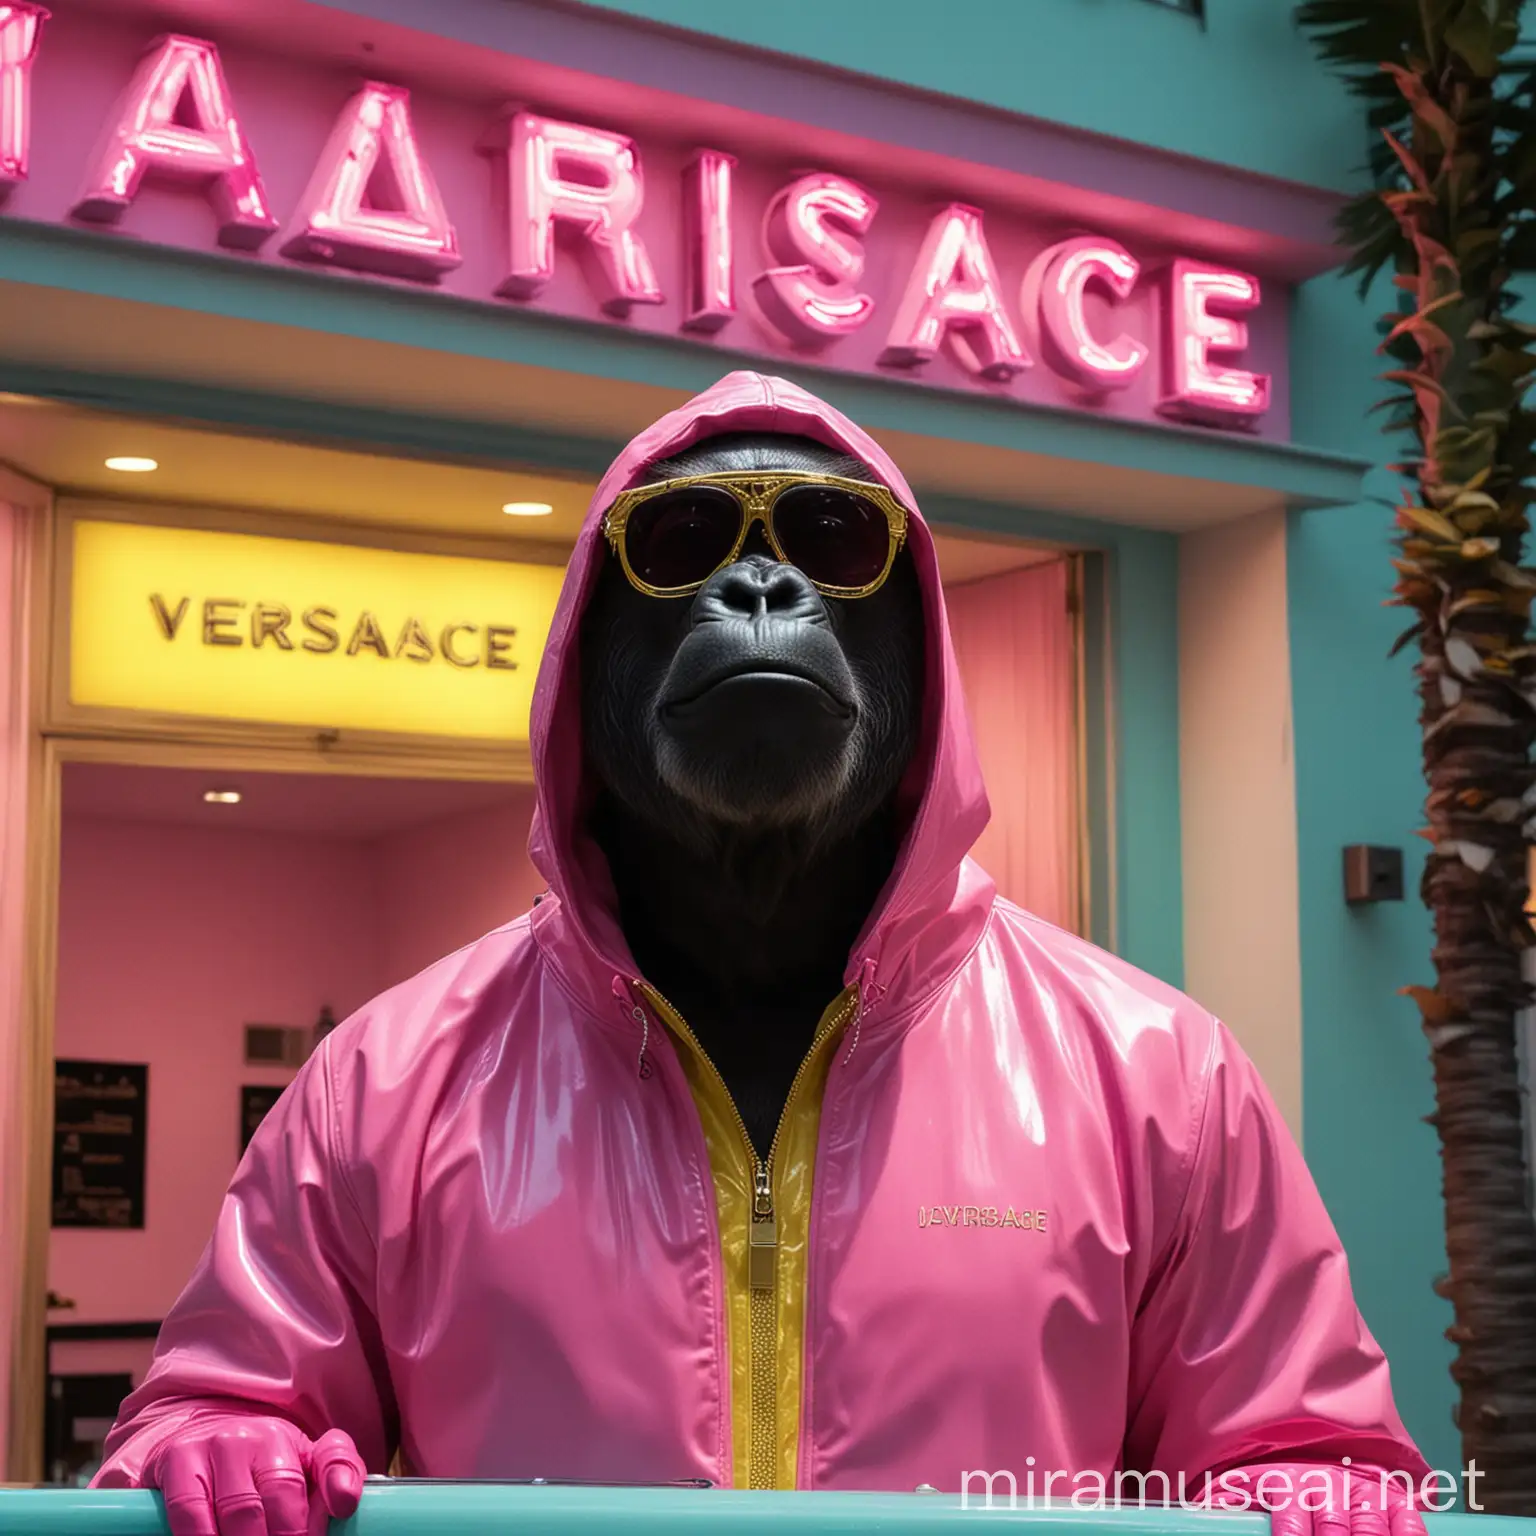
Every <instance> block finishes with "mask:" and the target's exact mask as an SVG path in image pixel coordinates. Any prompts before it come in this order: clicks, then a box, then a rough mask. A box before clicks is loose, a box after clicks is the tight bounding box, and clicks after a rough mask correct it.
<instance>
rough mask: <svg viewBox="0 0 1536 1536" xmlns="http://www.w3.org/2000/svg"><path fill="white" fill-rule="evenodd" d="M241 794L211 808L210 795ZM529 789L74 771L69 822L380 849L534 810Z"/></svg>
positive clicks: (93, 767)
mask: <svg viewBox="0 0 1536 1536" xmlns="http://www.w3.org/2000/svg"><path fill="white" fill-rule="evenodd" d="M211 789H213V790H231V789H233V790H238V791H239V792H240V795H241V800H240V803H239V804H238V805H217V804H216V805H209V804H207V803H206V802H205V801H204V799H203V795H204V793H205V791H207V790H211ZM531 797H532V791H531V790H530V789H528V788H527V787H525V786H523V785H517V784H498V783H486V782H474V783H470V782H458V781H454V780H446V779H437V780H431V779H387V778H363V777H349V776H345V775H342V774H324V775H320V774H303V773H222V772H206V771H204V770H201V769H189V768H140V767H128V766H125V765H122V764H118V763H66V764H65V765H64V816H65V818H66V819H67V820H68V819H73V818H76V817H82V816H88V817H101V818H107V819H110V820H113V821H136V822H150V823H154V824H157V825H162V826H163V825H172V826H194V827H218V828H220V829H222V830H239V831H245V832H266V833H272V832H284V833H293V834H301V835H305V836H315V837H331V838H342V839H346V840H348V841H372V840H373V839H375V838H380V837H388V836H391V835H393V834H395V833H400V832H408V831H410V830H412V829H413V828H416V827H422V826H426V825H428V824H430V823H432V822H436V821H443V820H445V819H447V818H448V817H450V816H459V815H465V814H467V813H468V812H471V811H484V810H488V809H491V808H493V807H496V806H527V807H531Z"/></svg>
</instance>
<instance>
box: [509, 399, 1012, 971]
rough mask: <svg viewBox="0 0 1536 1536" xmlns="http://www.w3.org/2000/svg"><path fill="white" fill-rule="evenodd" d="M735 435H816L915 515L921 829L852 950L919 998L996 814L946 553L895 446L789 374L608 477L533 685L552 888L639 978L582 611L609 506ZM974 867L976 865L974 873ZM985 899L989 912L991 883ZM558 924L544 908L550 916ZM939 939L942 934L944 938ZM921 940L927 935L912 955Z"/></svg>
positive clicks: (620, 965) (625, 461)
mask: <svg viewBox="0 0 1536 1536" xmlns="http://www.w3.org/2000/svg"><path fill="white" fill-rule="evenodd" d="M724 432H777V433H783V434H786V435H794V436H800V437H807V438H811V439H813V440H814V441H816V442H819V443H823V444H825V445H826V446H827V447H829V448H834V449H837V450H838V451H840V452H843V453H849V454H852V455H853V456H854V457H855V458H858V459H861V460H862V461H863V462H864V463H865V464H867V465H869V467H870V468H871V469H872V470H874V472H875V473H876V475H878V476H879V478H880V479H881V480H882V481H883V482H884V483H885V485H887V486H888V487H889V488H890V489H891V490H892V491H894V492H895V493H896V495H897V496H898V497H899V498H900V499H901V501H902V502H903V503H904V504H905V505H906V506H907V507H908V508H909V509H910V510H911V511H912V512H913V514H914V515H913V516H912V518H911V519H910V521H909V524H908V527H909V533H908V548H909V549H910V550H911V552H912V559H913V562H914V563H915V565H916V568H917V575H918V581H919V583H920V585H921V588H922V594H923V608H924V620H925V624H926V633H927V639H928V661H927V677H926V682H925V689H924V730H923V736H922V743H921V746H920V747H919V750H918V753H917V757H916V761H915V763H914V767H913V772H912V774H911V775H910V777H909V783H908V786H907V797H908V800H909V802H910V807H909V808H910V811H911V818H910V831H909V834H908V837H907V840H906V843H905V846H904V849H903V853H902V857H901V860H900V863H899V865H898V867H897V869H896V870H895V872H894V874H893V876H892V879H891V881H890V884H889V886H888V888H887V890H886V891H885V893H884V895H883V897H882V899H881V901H880V902H879V904H878V905H877V907H876V910H875V911H874V913H873V914H872V915H871V917H870V921H869V923H868V925H867V926H866V928H865V931H864V933H863V934H861V935H860V938H859V940H858V942H857V943H856V944H855V946H854V949H853V952H852V954H851V955H850V957H849V962H848V972H847V975H846V977H845V980H846V981H848V982H852V981H853V980H854V979H855V978H856V977H862V979H863V982H864V985H865V989H866V993H872V994H874V995H879V994H880V993H881V992H884V991H887V990H889V989H890V987H891V986H892V985H898V986H899V987H900V988H901V991H902V992H903V994H904V995H905V996H909V997H912V998H913V1000H914V1001H916V1000H917V998H918V996H920V995H921V994H922V993H924V992H925V991H926V990H927V989H929V988H930V987H931V986H932V985H934V984H936V983H937V982H938V981H940V980H942V979H943V978H942V972H943V970H944V968H945V966H946V965H952V964H953V963H954V962H955V961H956V960H957V958H958V956H957V955H956V954H955V952H954V944H955V943H956V942H963V940H964V939H965V937H966V932H967V928H968V927H969V926H970V925H966V924H963V923H962V924H959V925H955V924H950V925H946V926H945V927H944V930H943V933H942V935H940V934H936V933H935V932H934V931H933V929H932V921H933V919H934V917H935V915H936V914H942V913H944V912H947V911H950V910H952V908H953V905H954V900H955V896H956V891H957V886H958V883H959V881H960V879H961V869H962V865H963V863H964V860H965V857H966V855H967V854H968V853H969V851H970V849H971V846H972V844H974V843H975V841H976V839H977V838H978V837H979V836H980V835H981V832H982V830H983V829H984V828H985V827H986V824H987V818H988V816H989V814H990V812H989V808H988V805H987V795H986V790H985V788H984V787H983V785H982V781H981V770H980V767H979V766H978V763H977V760H976V752H975V748H974V746H973V744H972V740H971V731H970V725H969V723H968V721H967V719H966V713H965V701H964V697H963V695H962V692H961V685H960V675H959V671H958V669H957V667H956V664H955V655H954V648H953V646H952V645H951V643H950V636H949V621H948V618H947V617H946V615H945V611H944V589H943V586H942V584H941V582H940V579H939V567H938V558H937V556H936V554H935V553H934V547H933V538H932V535H931V534H930V533H929V531H928V525H927V524H926V523H925V522H924V521H923V518H922V515H921V512H920V510H919V508H918V505H917V500H916V498H915V497H914V496H913V494H912V491H911V488H910V487H909V486H908V485H907V482H906V480H905V479H904V478H903V477H902V473H901V471H900V470H899V469H897V467H896V466H895V464H894V463H892V461H891V459H890V456H889V455H888V454H887V453H886V452H885V450H884V449H882V448H881V447H880V446H879V444H878V443H876V442H875V440H874V439H873V438H872V437H870V436H869V434H868V433H867V432H865V431H864V430H863V429H862V428H860V427H858V426H855V425H854V423H853V422H851V421H850V420H849V419H848V418H847V417H846V416H844V415H843V414H842V413H841V412H840V411H837V410H834V409H833V407H832V406H830V405H828V404H826V403H825V402H824V401H822V400H818V399H817V398H816V397H815V396H814V395H811V394H808V393H807V392H806V391H805V390H803V389H801V388H800V386H799V385H797V384H792V383H790V382H789V381H788V380H786V379H779V378H770V377H766V376H764V375H763V374H759V373H747V372H739V373H732V374H728V375H727V376H726V377H725V378H723V379H721V380H720V382H719V383H718V384H716V385H714V386H713V387H712V388H710V389H707V390H705V391H704V392H703V394H700V395H696V396H695V397H694V398H693V399H692V400H690V401H688V403H687V404H686V405H683V406H680V407H679V408H678V409H677V410H675V411H672V412H671V413H670V414H668V415H666V416H663V417H662V418H661V420H660V421H657V422H655V423H654V424H653V425H652V426H649V427H647V428H646V429H645V431H643V432H642V433H641V434H640V435H639V436H638V437H636V438H635V439H634V440H633V441H632V442H631V443H630V444H629V446H628V447H627V448H626V449H625V450H624V451H623V453H621V454H620V455H619V457H618V458H617V459H616V460H615V461H614V463H613V465H612V467H611V468H610V469H609V471H608V473H607V474H606V475H604V476H603V480H602V483H601V484H600V485H599V486H598V488H597V493H596V495H594V496H593V498H592V503H591V506H590V507H589V509H588V512H587V518H586V521H585V523H584V524H583V525H582V530H581V533H580V534H579V536H578V538H577V541H576V548H575V551H574V552H573V554H572V556H571V560H570V564H569V566H568V568H567V571H566V578H565V586H564V588H563V590H562V591H561V594H560V602H559V605H558V607H557V609H556V614H555V620H554V624H553V626H552V627H551V629H550V634H549V642H548V645H547V647H546V649H545V652H544V658H543V662H542V664H541V667H540V670H539V681H538V686H537V688H536V690H535V692H534V699H533V719H532V730H531V735H532V749H533V763H534V777H535V781H536V783H537V785H538V809H537V812H536V814H535V819H534V825H533V833H532V836H531V838H530V841H529V849H530V852H531V853H532V856H533V860H534V863H535V864H536V865H537V866H538V868H539V871H540V872H541V873H542V874H543V875H544V877H545V878H546V879H547V880H548V881H549V885H550V890H551V892H552V893H553V894H554V895H556V896H557V897H559V898H560V903H561V908H562V910H563V913H564V915H565V921H566V922H567V923H568V924H569V929H570V932H571V934H572V935H573V936H576V937H578V938H579V941H580V942H581V944H582V945H583V946H584V947H585V948H586V949H587V951H588V952H589V954H590V955H591V956H592V957H593V958H594V959H595V960H597V961H598V962H599V964H600V966H603V967H606V968H608V969H610V970H612V971H613V972H614V973H616V974H618V975H622V976H624V977H626V978H628V977H633V976H634V975H635V974H636V970H635V964H634V961H633V960H632V959H631V958H630V955H629V948H628V945H627V944H626V943H625V941H624V936H623V934H622V933H621V932H620V931H619V928H618V924H617V922H616V920H615V918H614V915H613V914H614V901H613V892H612V886H611V882H610V880H609V876H608V870H607V865H606V863H605V861H604V860H603V858H602V855H601V854H600V853H599V852H598V850H597V849H596V847H595V846H594V845H593V844H592V842H591V841H590V839H588V838H586V837H585V836H584V835H583V834H582V832H581V830H580V829H581V824H582V817H583V812H584V809H585V795H584V786H583V783H582V779H581V761H582V759H581V697H580V692H581V689H580V678H579V677H578V670H579V656H580V648H579V645H578V636H579V631H580V626H581V616H582V614H583V613H584V612H585V611H586V606H587V602H588V600H589V598H590V595H591V592H592V588H593V585H594V583H595V581H596V579H597V576H598V573H599V572H600V571H601V569H602V565H603V561H604V559H605V558H606V554H607V545H606V543H605V541H604V539H603V531H602V514H603V513H604V511H606V509H607V508H608V507H609V506H610V505H611V504H612V502H613V500H614V498H615V497H616V496H617V495H618V494H619V493H620V492H621V491H624V490H627V489H628V488H629V487H630V486H633V485H636V484H638V483H639V482H640V481H641V480H642V479H643V478H644V474H645V471H646V469H647V468H649V466H650V465H652V464H654V463H657V462H659V461H660V460H662V459H666V458H670V457H672V456H673V455H674V454H678V453H681V452H682V451H683V450H684V449H685V448H688V447H690V446H692V445H693V444H694V443H697V442H699V441H700V440H701V439H703V438H706V437H713V436H717V435H719V434H721V433H724ZM977 874H979V872H978V871H975V870H974V869H973V870H972V871H971V876H972V880H973V882H974V880H975V877H976V875H977ZM975 895H976V897H977V904H976V908H975V910H976V912H977V914H978V915H979V914H980V913H982V912H984V911H985V907H986V902H987V900H988V899H989V898H990V889H988V890H987V891H986V892H985V893H983V892H980V891H978V892H976V893H975ZM547 920H548V917H541V922H542V921H547ZM940 938H942V940H943V941H944V942H939V943H935V942H934V941H935V940H936V939H940ZM919 939H924V940H926V942H924V943H923V944H922V945H921V947H920V952H914V948H913V946H914V944H915V943H916V942H917V941H918V940H919ZM914 967H915V968H916V969H914ZM914 994H916V995H914Z"/></svg>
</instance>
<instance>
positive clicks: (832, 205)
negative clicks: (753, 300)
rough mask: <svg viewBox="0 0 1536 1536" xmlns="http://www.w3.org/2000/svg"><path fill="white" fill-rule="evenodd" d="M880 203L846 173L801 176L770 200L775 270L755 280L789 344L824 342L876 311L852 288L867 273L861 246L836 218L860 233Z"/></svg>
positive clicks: (768, 242)
mask: <svg viewBox="0 0 1536 1536" xmlns="http://www.w3.org/2000/svg"><path fill="white" fill-rule="evenodd" d="M879 206H880V204H879V203H878V202H876V201H875V199H874V198H873V197H872V196H871V195H870V194H869V193H868V192H866V191H865V190H864V189H863V187H860V186H855V185H854V183H853V182H851V181H845V180H844V179H843V178H842V177H841V176H822V175H815V176H802V177H801V178H800V179H799V180H798V181H793V182H791V183H790V184H789V185H788V186H787V187H785V188H784V190H783V191H782V192H780V193H779V194H778V196H776V197H775V198H774V199H773V201H772V202H771V203H769V205H768V212H767V214H766V215H765V216H764V219H763V248H764V249H765V250H766V251H767V253H768V259H769V260H770V261H778V262H782V263H785V265H782V266H777V267H770V268H769V269H768V270H767V271H766V272H764V273H763V274H762V276H761V277H759V278H757V279H756V281H754V282H753V284H752V291H753V292H754V293H755V294H756V295H757V302H758V304H759V305H760V306H761V308H762V311H763V314H764V316H765V317H766V318H767V319H768V320H769V321H770V322H771V323H772V324H773V325H774V326H775V327H777V328H778V329H779V330H780V331H782V332H783V333H784V335H785V336H787V337H788V338H789V340H790V341H792V342H795V343H798V344H799V345H800V346H803V347H820V346H825V345H826V344H827V343H828V342H830V341H836V340H837V338H838V337H839V336H847V335H850V334H851V333H852V332H854V331H856V330H858V328H859V327H860V326H861V325H863V324H864V323H865V321H867V320H868V319H869V317H870V316H871V315H872V314H874V312H875V301H874V300H873V299H872V298H871V297H870V296H869V295H868V294H867V293H860V292H859V291H858V289H857V288H856V287H855V286H854V284H855V283H857V282H858V280H859V278H861V277H862V276H863V275H864V250H863V247H862V246H861V245H860V244H859V243H858V241H857V240H853V239H849V238H848V237H847V236H845V235H843V234H842V233H841V232H840V231H839V230H838V229H837V228H836V227H835V226H834V225H833V224H832V223H829V221H831V220H835V221H836V223H838V224H842V225H844V226H846V227H847V229H849V230H850V231H851V232H852V233H853V234H855V235H862V234H864V233H865V232H866V231H867V230H868V229H869V226H870V222H871V221H872V220H873V218H874V216H875V211H876V210H877V209H878V208H879Z"/></svg>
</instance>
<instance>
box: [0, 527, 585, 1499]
mask: <svg viewBox="0 0 1536 1536" xmlns="http://www.w3.org/2000/svg"><path fill="white" fill-rule="evenodd" d="M76 515H86V516H90V517H101V516H108V517H112V518H114V519H118V520H122V521H133V522H149V523H156V524H158V525H160V526H181V527H202V528H215V529H225V530H229V531H239V532H247V533H259V534H265V535H268V536H275V537H285V538H308V539H321V540H325V541H327V542H342V543H349V544H359V545H366V546H372V547H383V548H390V549H406V550H415V551H418V552H421V553H434V554H457V555H468V556H473V557H480V558H485V557H487V556H489V557H491V558H501V559H514V560H519V559H527V558H528V549H527V546H526V545H525V546H521V547H517V548H515V549H513V548H509V546H508V545H507V544H505V543H491V542H490V541H486V540H479V541H476V540H473V539H457V538H453V537H450V536H445V535H433V534H421V533H411V532H407V531H403V530H384V529H377V528H371V527H365V526H359V525H353V524H333V523H325V522H322V521H320V520H319V519H315V518H309V517H299V516H294V515H291V514H257V513H233V512H230V513H226V512H221V511H212V510H204V509H188V508H185V507H173V506H165V507H152V506H140V505H136V504H135V505H122V504H117V503H108V502H105V501H100V502H98V501H84V500H80V501H70V500H66V499H65V498H63V497H60V498H58V499H57V500H54V501H52V502H51V503H50V505H49V506H48V507H47V508H46V510H44V511H42V512H41V517H42V520H43V527H42V528H41V529H40V530H39V533H40V536H39V537H38V539H37V540H36V541H35V547H34V549H33V551H32V554H33V559H32V562H31V569H30V571H29V580H28V587H29V591H28V606H29V617H30V634H31V639H32V645H31V648H30V657H31V663H32V675H31V677H30V679H29V685H30V686H29V689H28V698H29V713H30V716H31V720H30V730H29V738H30V743H31V751H30V771H29V775H28V810H27V828H28V846H27V853H26V857H27V872H26V896H25V902H26V909H25V928H26V938H25V944H26V949H25V955H26V960H25V965H24V974H23V976H22V977H21V987H22V996H23V1005H22V1032H21V1041H20V1053H19V1063H18V1068H19V1074H20V1076H19V1083H18V1093H17V1102H18V1108H19V1112H20V1114H19V1119H20V1123H19V1125H18V1126H17V1128H16V1147H17V1151H18V1154H19V1157H18V1162H19V1166H20V1179H19V1181H18V1182H19V1183H20V1186H21V1196H20V1206H21V1211H20V1225H19V1236H20V1242H19V1254H18V1258H19V1262H18V1263H17V1265H16V1305H15V1313H14V1317H13V1324H12V1326H13V1337H12V1355H11V1379H10V1384H9V1392H10V1402H9V1410H10V1418H9V1433H8V1436H7V1442H8V1443H7V1445H6V1446H5V1448H4V1449H5V1468H6V1478H7V1479H9V1480H10V1481H19V1482H36V1481H40V1480H41V1478H42V1476H43V1473H44V1468H43V1465H42V1462H43V1438H44V1421H43V1400H44V1390H45V1385H46V1376H47V1344H46V1333H47V1323H48V1256H49V1235H50V1232H51V1230H52V1223H51V1212H52V1156H51V1149H52V1142H53V1058H54V1041H55V1010H56V1005H57V983H58V911H59V876H60V835H61V831H62V820H63V775H64V768H65V765H66V764H69V763H110V764H119V765H122V766H125V767H173V768H195V769H202V770H206V771H209V772H220V773H231V774H232V773H241V772H245V773H269V774H270V773H303V774H311V775H312V774H317V773H318V774H335V775H337V776H340V777H345V778H358V777H365V778H396V779H399V778H409V779H452V780H481V781H485V780H490V781H495V782H504V783H509V784H531V783H532V782H533V768H532V762H531V759H530V757H529V752H528V748H527V746H526V744H520V743H513V742H486V741H482V740H470V739H464V740H458V739H453V738H439V737H422V736H412V735H406V734H403V733H402V734H395V733H387V732H378V731H369V732H364V731H357V732H345V733H332V732H325V731H314V730H307V729H300V728H295V727H291V726H267V725H262V724H259V723H249V722H245V721H219V720H202V719H193V718H177V717H170V716H159V715H153V714H147V713H146V714H143V715H139V714H137V713H136V712H134V711H131V710H110V711H108V710H82V709H80V708H79V707H78V706H75V705H73V704H71V703H70V701H69V698H68V636H69V623H70V614H69V577H70V570H69V528H70V524H71V520H72V518H73V517H74V516H76ZM563 562H564V557H563V556H562V557H561V562H560V563H563ZM551 563H554V562H553V561H551ZM3 1480H4V1479H0V1481H3Z"/></svg>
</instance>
